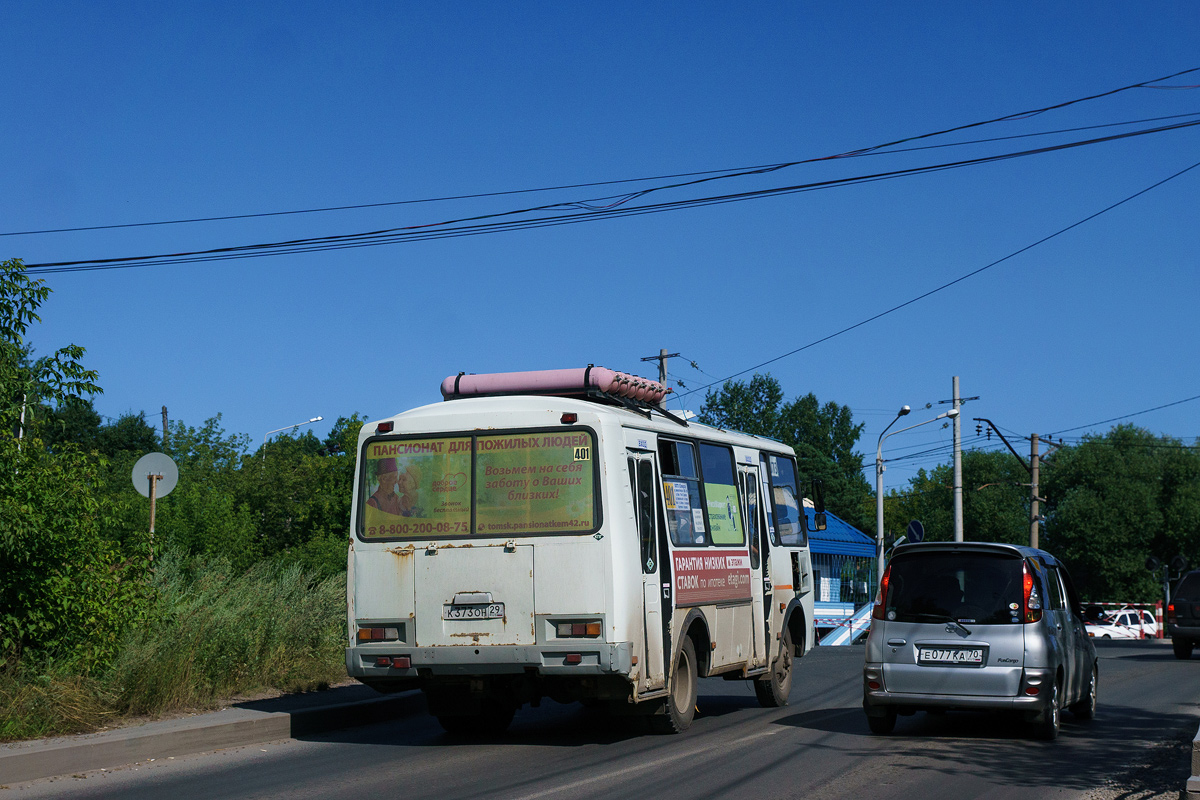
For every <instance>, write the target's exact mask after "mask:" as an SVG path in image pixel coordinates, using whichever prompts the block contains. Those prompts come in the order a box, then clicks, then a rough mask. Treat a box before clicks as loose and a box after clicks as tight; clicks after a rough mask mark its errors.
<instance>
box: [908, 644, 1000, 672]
mask: <svg viewBox="0 0 1200 800" xmlns="http://www.w3.org/2000/svg"><path fill="white" fill-rule="evenodd" d="M986 657H987V651H986V650H985V649H984V648H982V647H918V648H917V663H918V664H962V665H964V666H972V667H978V666H980V665H982V664H983V662H984V659H985V658H986Z"/></svg>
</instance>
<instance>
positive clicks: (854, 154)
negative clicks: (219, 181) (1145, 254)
mask: <svg viewBox="0 0 1200 800" xmlns="http://www.w3.org/2000/svg"><path fill="white" fill-rule="evenodd" d="M1197 116H1200V111H1194V112H1190V113H1187V114H1171V115H1167V116H1162V117H1144V118H1142V119H1134V120H1125V121H1122V122H1105V123H1099V124H1096V125H1078V126H1075V127H1072V128H1057V129H1054V130H1049V131H1035V132H1033V133H1018V134H1012V135H1010V136H991V137H988V138H986V139H968V140H965V141H961V142H946V143H944V144H928V145H922V146H920V147H889V149H887V150H881V149H880V148H884V147H888V146H887V145H877V146H876V147H872V148H866V149H864V150H861V151H851V152H847V153H842V154H839V155H833V156H819V157H816V158H810V159H806V160H802V161H789V162H783V163H776V164H759V165H756V166H750V167H727V168H725V169H710V170H698V171H693V172H677V173H674V174H669V175H650V176H645V177H641V178H618V179H614V180H607V181H591V182H587V183H571V184H562V185H559V186H542V187H539V188H534V189H507V190H504V191H496V192H476V193H474V194H458V195H445V196H442V197H424V198H418V199H413V200H388V201H384V202H379V203H355V204H351V205H342V206H322V207H320V208H301V209H290V210H287V211H262V212H257V213H248V214H226V215H221V216H210V217H189V218H186V219H168V220H153V221H149V222H124V223H114V224H110V225H81V226H76V227H72V228H45V229H42V230H30V231H3V232H0V237H3V236H36V235H40V234H51V233H80V232H85V231H109V230H119V229H121V228H149V227H156V226H162V225H189V224H194V223H200V222H227V221H232V220H244V219H262V218H267V217H286V216H294V215H298V214H324V213H327V212H332V211H358V210H363V209H370V208H388V207H392V206H405V205H424V204H428V203H443V202H450V201H456V200H481V199H486V198H491V197H508V196H512V195H518V194H540V193H542V192H558V191H565V190H567V189H589V188H594V187H599V186H618V185H621V184H626V183H644V182H646V181H658V180H670V179H676V178H692V177H698V176H717V177H718V178H739V177H745V176H748V175H755V174H762V173H765V172H773V171H775V170H778V169H781V168H785V167H791V166H798V165H802V164H809V163H814V162H817V161H827V160H830V159H835V158H836V159H842V158H865V157H871V156H876V157H877V156H890V155H897V154H900V153H916V152H920V151H923V150H942V149H945V148H948V147H970V146H974V145H981V144H995V143H996V142H1007V141H1013V140H1016V139H1032V138H1036V137H1039V136H1060V135H1062V134H1066V133H1081V132H1083V131H1094V130H1102V129H1104V128H1119V127H1124V126H1128V125H1144V124H1146V123H1148V122H1165V121H1167V120H1174V119H1190V118H1192V117H1197ZM925 135H926V136H933V135H937V134H925ZM915 138H920V137H915ZM686 185H688V184H676V185H673V186H664V187H655V188H654V189H653V190H652V191H657V190H658V189H670V188H678V187H680V186H686ZM625 197H630V194H628V193H626V194H621V195H612V196H609V197H602V198H594V199H592V200H589V201H570V202H565V203H563V204H562V205H563V207H572V206H577V207H583V206H585V205H588V204H594V203H599V202H602V201H612V200H614V199H620V198H625Z"/></svg>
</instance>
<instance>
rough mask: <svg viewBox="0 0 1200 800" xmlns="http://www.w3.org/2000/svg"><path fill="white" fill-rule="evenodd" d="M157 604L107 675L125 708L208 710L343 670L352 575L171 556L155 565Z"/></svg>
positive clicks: (312, 684) (309, 684)
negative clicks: (239, 567) (241, 568)
mask: <svg viewBox="0 0 1200 800" xmlns="http://www.w3.org/2000/svg"><path fill="white" fill-rule="evenodd" d="M154 587H155V589H156V592H157V595H158V600H157V602H156V604H155V607H154V609H153V611H152V613H151V614H150V616H149V618H148V619H147V621H146V624H145V625H144V626H142V627H140V628H139V629H137V630H135V631H133V632H131V633H130V635H129V636H128V637H127V638H126V640H125V641H124V643H123V645H122V648H121V650H120V653H119V655H118V657H117V659H116V661H115V662H114V663H113V667H112V670H111V671H110V673H109V675H108V676H107V679H106V684H107V686H108V687H109V690H110V691H111V692H112V693H113V697H114V703H115V706H116V707H117V709H118V710H120V711H121V712H122V713H125V714H154V713H159V712H162V711H168V710H171V709H177V708H185V707H187V708H192V707H204V706H208V705H211V704H213V703H214V702H216V701H217V700H219V699H221V698H225V697H230V696H233V695H236V694H240V693H245V692H251V691H256V690H261V689H268V688H269V689H277V690H280V691H285V692H290V691H306V690H310V689H315V688H324V687H326V686H327V685H328V684H329V683H330V682H331V681H334V680H337V679H338V678H340V677H342V676H344V675H345V666H344V661H343V648H344V647H345V638H344V633H343V631H344V628H345V622H344V619H345V604H346V591H345V578H344V577H343V576H337V577H333V578H324V579H320V578H315V577H314V576H313V575H312V574H311V573H308V572H306V571H304V570H303V569H301V568H300V566H299V565H291V566H283V565H277V564H272V563H269V562H263V563H260V564H257V565H255V566H253V567H251V568H250V569H249V570H248V571H246V572H244V573H242V574H240V575H238V574H235V573H233V572H232V571H231V570H230V567H229V562H228V561H225V560H222V559H217V558H211V557H203V556H196V557H190V558H189V557H184V556H181V555H180V554H179V553H178V552H174V551H173V552H170V553H168V554H167V555H166V556H165V557H164V558H161V559H160V560H159V562H158V563H157V566H156V570H155V576H154Z"/></svg>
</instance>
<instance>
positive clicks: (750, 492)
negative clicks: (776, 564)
mask: <svg viewBox="0 0 1200 800" xmlns="http://www.w3.org/2000/svg"><path fill="white" fill-rule="evenodd" d="M738 480H739V481H741V484H742V486H741V488H742V505H743V507H744V511H745V512H746V513H745V517H744V521H745V528H746V535H747V536H748V537H750V568H751V569H758V561H759V552H758V547H759V541H760V539H759V532H758V520H759V518H758V481H757V480H756V476H755V474H754V473H753V472H740V473H739V474H738Z"/></svg>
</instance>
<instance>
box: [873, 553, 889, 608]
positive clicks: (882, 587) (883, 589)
mask: <svg viewBox="0 0 1200 800" xmlns="http://www.w3.org/2000/svg"><path fill="white" fill-rule="evenodd" d="M891 575H892V565H891V564H888V565H887V568H886V569H885V570H884V571H883V579H882V580H881V581H879V594H877V595H875V607H874V608H872V609H871V617H872V618H873V619H883V607H884V605H885V604H886V602H887V590H888V578H890V577H891Z"/></svg>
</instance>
